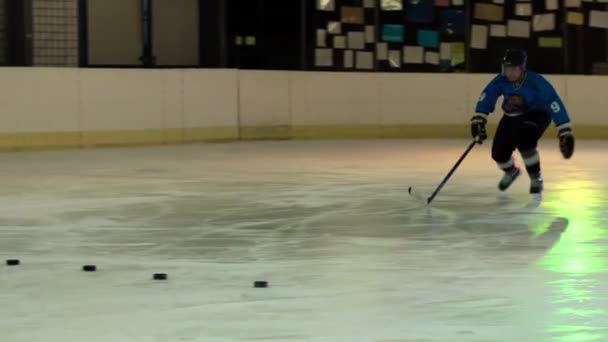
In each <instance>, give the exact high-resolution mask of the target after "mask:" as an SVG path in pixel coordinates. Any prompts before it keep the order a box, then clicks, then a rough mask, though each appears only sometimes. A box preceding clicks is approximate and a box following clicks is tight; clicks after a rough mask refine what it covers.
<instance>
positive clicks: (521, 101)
mask: <svg viewBox="0 0 608 342" xmlns="http://www.w3.org/2000/svg"><path fill="white" fill-rule="evenodd" d="M501 95H503V96H504V99H503V103H502V110H503V112H504V114H505V115H508V116H517V115H520V114H525V113H527V112H530V111H540V110H545V111H547V113H549V115H551V118H552V119H553V122H554V123H555V126H557V127H558V128H559V127H560V126H564V125H565V124H568V123H569V122H570V116H569V114H568V111H567V110H566V107H565V106H564V104H563V102H562V100H561V98H560V97H559V95H558V94H557V92H556V91H555V89H554V88H553V86H552V85H551V84H550V83H549V82H548V81H547V80H546V79H545V78H544V77H543V76H541V75H540V74H538V73H536V72H533V71H526V74H525V77H524V80H523V82H522V83H521V84H520V85H519V86H517V85H516V84H514V83H513V82H511V81H509V79H507V77H506V76H504V75H503V74H499V75H498V76H496V77H495V78H494V79H493V80H492V81H491V82H490V83H489V84H488V85H487V86H486V87H485V88H484V90H483V91H482V93H481V96H480V97H479V101H478V102H477V106H476V108H475V111H476V112H477V113H485V114H489V113H491V112H493V111H494V107H495V106H496V100H497V99H498V97H499V96H501Z"/></svg>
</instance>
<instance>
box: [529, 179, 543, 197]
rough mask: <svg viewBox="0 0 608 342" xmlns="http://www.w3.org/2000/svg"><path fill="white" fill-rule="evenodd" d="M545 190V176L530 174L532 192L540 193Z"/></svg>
mask: <svg viewBox="0 0 608 342" xmlns="http://www.w3.org/2000/svg"><path fill="white" fill-rule="evenodd" d="M542 191H543V178H542V177H541V176H540V175H535V176H530V193H531V194H539V193H541V192H542Z"/></svg>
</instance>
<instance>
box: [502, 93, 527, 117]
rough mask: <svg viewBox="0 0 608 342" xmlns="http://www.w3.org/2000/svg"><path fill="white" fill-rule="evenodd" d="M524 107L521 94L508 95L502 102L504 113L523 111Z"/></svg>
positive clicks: (524, 101)
mask: <svg viewBox="0 0 608 342" xmlns="http://www.w3.org/2000/svg"><path fill="white" fill-rule="evenodd" d="M525 109H526V100H525V99H524V97H523V96H521V95H509V96H508V97H507V98H506V99H505V102H504V105H503V110H504V111H505V113H523V112H525Z"/></svg>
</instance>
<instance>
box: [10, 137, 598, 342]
mask: <svg viewBox="0 0 608 342" xmlns="http://www.w3.org/2000/svg"><path fill="white" fill-rule="evenodd" d="M468 142H469V141H467V140H415V141H408V140H378V141H367V140H360V141H283V142H239V143H225V144H200V145H182V146H164V147H142V148H125V149H99V150H71V151H47V152H27V153H7V154H1V155H0V163H1V164H0V172H1V174H0V187H1V189H2V191H1V196H0V210H1V215H0V257H2V259H3V260H2V262H3V263H4V259H9V258H18V259H20V260H21V262H22V265H20V266H17V267H9V266H5V265H4V264H3V265H0V290H1V291H0V340H1V341H6V342H34V341H35V342H40V341H45V342H51V341H61V342H76V341H78V342H82V341H87V342H101V341H104V342H110V341H111V342H121V341H145V342H152V341H154V342H156V341H158V342H161V341H162V342H168V341H383V342H397V341H450V342H454V341H467V342H469V341H526V342H528V341H530V342H542V341H608V181H607V179H608V178H607V177H608V173H607V170H608V158H607V156H606V154H607V151H608V142H592V141H578V142H577V147H576V151H575V154H574V157H573V158H572V159H571V160H564V159H562V158H561V155H560V154H559V150H558V146H557V141H554V140H550V141H545V142H543V143H542V145H541V148H540V151H541V158H542V162H543V171H544V178H545V187H546V191H545V193H544V195H543V196H542V199H535V198H534V197H533V196H531V195H530V194H528V186H529V180H528V178H527V176H525V174H522V177H520V178H519V179H518V181H517V183H516V184H514V186H513V187H512V188H511V189H509V190H508V192H506V193H499V192H498V190H497V187H496V184H497V182H498V179H499V177H500V176H501V174H500V172H499V170H498V169H497V168H496V166H495V164H494V163H493V161H492V160H491V158H490V143H491V142H486V143H485V144H484V145H482V146H477V147H475V148H474V149H473V151H472V152H471V154H470V155H469V156H468V157H467V159H465V161H464V162H463V164H462V165H461V167H460V168H459V169H458V170H457V171H456V173H455V175H454V176H453V177H452V179H451V180H450V181H449V182H448V184H447V185H446V186H445V187H444V188H443V190H442V191H441V193H440V194H439V195H438V196H437V198H436V199H435V201H434V202H433V203H432V205H431V206H430V207H426V206H424V205H423V204H421V203H419V202H418V201H415V200H414V199H413V198H412V197H410V196H409V195H408V194H407V188H408V186H413V187H414V188H415V190H416V191H419V192H420V193H422V194H423V195H424V196H427V195H429V194H430V193H431V192H432V191H433V190H434V188H435V187H436V186H437V185H438V184H439V182H440V181H441V179H442V178H443V177H444V176H445V174H446V173H447V172H448V171H449V169H450V168H451V167H452V165H453V164H454V163H455V161H456V160H457V159H458V157H459V156H460V155H461V153H462V152H463V151H464V149H465V148H466V147H467V145H468ZM516 158H517V160H518V163H519V164H520V165H521V163H520V160H521V158H520V157H519V155H516ZM84 264H95V265H97V266H98V268H99V270H98V271H97V272H95V273H85V272H82V271H81V267H82V265H84ZM155 272H165V273H168V274H169V279H168V280H167V281H154V280H152V279H151V277H152V274H153V273H155ZM255 280H267V281H268V282H269V283H270V286H269V287H268V288H254V287H253V282H254V281H255Z"/></svg>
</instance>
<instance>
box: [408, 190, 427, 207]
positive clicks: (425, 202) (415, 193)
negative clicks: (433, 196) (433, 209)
mask: <svg viewBox="0 0 608 342" xmlns="http://www.w3.org/2000/svg"><path fill="white" fill-rule="evenodd" d="M407 192H408V194H410V196H412V197H413V198H415V199H417V200H418V201H420V202H422V203H424V204H425V205H428V204H429V199H428V198H424V197H423V196H421V195H420V194H419V193H418V192H416V191H414V190H413V189H412V187H411V186H410V187H409V188H408V189H407Z"/></svg>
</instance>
